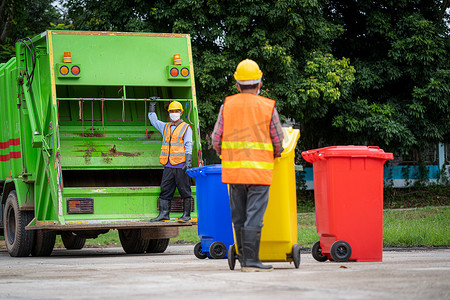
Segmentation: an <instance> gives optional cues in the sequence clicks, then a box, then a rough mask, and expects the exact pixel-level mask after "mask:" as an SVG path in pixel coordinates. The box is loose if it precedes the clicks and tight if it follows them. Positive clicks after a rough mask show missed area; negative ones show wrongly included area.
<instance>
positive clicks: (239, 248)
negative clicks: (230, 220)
mask: <svg viewBox="0 0 450 300" xmlns="http://www.w3.org/2000/svg"><path fill="white" fill-rule="evenodd" d="M234 234H235V235H236V250H237V253H238V255H237V259H238V260H239V263H240V264H241V267H242V262H243V255H242V227H234Z"/></svg>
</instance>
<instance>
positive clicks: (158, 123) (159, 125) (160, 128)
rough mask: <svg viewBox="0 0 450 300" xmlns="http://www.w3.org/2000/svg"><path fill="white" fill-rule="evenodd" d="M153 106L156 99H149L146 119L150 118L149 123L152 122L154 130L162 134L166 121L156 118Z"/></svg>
mask: <svg viewBox="0 0 450 300" xmlns="http://www.w3.org/2000/svg"><path fill="white" fill-rule="evenodd" d="M155 107H156V101H151V102H150V105H149V107H148V119H149V120H150V123H152V126H153V127H155V128H156V130H158V131H159V132H160V133H161V134H163V131H164V126H165V125H166V123H164V122H161V121H160V120H158V116H157V115H156V112H155Z"/></svg>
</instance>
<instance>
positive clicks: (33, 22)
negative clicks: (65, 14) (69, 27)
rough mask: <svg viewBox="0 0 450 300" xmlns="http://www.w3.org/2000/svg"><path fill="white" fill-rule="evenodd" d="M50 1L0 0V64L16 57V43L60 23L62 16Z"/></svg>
mask: <svg viewBox="0 0 450 300" xmlns="http://www.w3.org/2000/svg"><path fill="white" fill-rule="evenodd" d="M52 2H53V1H49V0H21V1H12V0H0V63H1V62H6V61H8V60H9V59H10V58H11V57H12V56H14V43H15V42H16V41H17V40H18V39H20V38H25V37H32V36H34V35H36V34H38V33H41V32H43V31H45V30H46V29H49V28H50V27H51V25H50V23H51V22H54V23H58V21H59V20H60V18H61V16H60V13H59V12H58V10H57V9H56V8H55V7H53V6H52Z"/></svg>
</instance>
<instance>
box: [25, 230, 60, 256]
mask: <svg viewBox="0 0 450 300" xmlns="http://www.w3.org/2000/svg"><path fill="white" fill-rule="evenodd" d="M55 239H56V231H47V232H46V231H42V230H37V231H36V233H35V237H34V245H33V249H31V255H32V256H50V254H52V251H53V247H54V246H55Z"/></svg>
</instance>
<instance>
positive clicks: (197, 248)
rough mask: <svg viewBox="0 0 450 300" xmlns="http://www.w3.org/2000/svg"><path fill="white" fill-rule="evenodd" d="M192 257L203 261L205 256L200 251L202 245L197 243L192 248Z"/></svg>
mask: <svg viewBox="0 0 450 300" xmlns="http://www.w3.org/2000/svg"><path fill="white" fill-rule="evenodd" d="M194 255H195V257H197V258H199V259H205V258H206V254H205V253H203V251H202V243H197V244H195V246H194Z"/></svg>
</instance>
